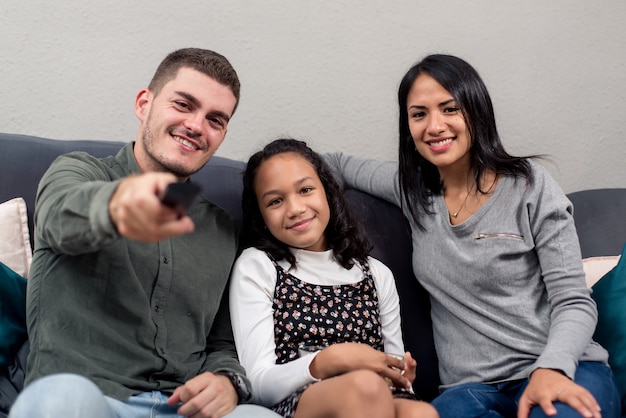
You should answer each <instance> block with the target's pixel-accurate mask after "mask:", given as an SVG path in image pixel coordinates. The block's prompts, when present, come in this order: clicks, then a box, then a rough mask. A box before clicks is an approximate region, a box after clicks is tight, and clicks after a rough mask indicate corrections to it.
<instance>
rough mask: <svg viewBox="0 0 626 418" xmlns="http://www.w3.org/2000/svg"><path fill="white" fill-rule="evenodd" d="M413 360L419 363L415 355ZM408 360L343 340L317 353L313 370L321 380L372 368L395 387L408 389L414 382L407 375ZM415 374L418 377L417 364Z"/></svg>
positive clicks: (312, 372) (313, 374)
mask: <svg viewBox="0 0 626 418" xmlns="http://www.w3.org/2000/svg"><path fill="white" fill-rule="evenodd" d="M409 356H410V355H409ZM405 358H406V357H405ZM411 360H412V361H413V362H415V360H413V359H412V358H411ZM404 363H405V362H404V361H403V360H401V359H398V358H395V357H393V356H389V355H387V354H385V353H383V352H380V351H378V350H375V349H374V348H372V347H370V346H369V345H367V344H360V343H341V344H333V345H331V346H329V347H327V348H325V349H323V350H322V351H320V352H319V353H317V355H316V356H315V358H314V359H313V361H312V362H311V364H310V366H309V370H310V371H311V375H312V376H313V377H315V378H317V379H326V378H329V377H333V376H337V375H340V374H344V373H347V372H350V371H353V370H364V369H366V370H372V371H374V372H376V373H378V374H379V375H380V376H382V377H384V378H387V379H389V380H390V381H391V382H392V384H393V385H394V386H396V387H402V388H407V387H409V386H410V385H411V382H410V381H409V380H407V378H406V377H405V376H403V372H404V370H405V366H404ZM407 364H408V363H407ZM412 373H413V378H415V366H413V372H412Z"/></svg>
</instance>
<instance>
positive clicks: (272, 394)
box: [230, 248, 317, 407]
mask: <svg viewBox="0 0 626 418" xmlns="http://www.w3.org/2000/svg"><path fill="white" fill-rule="evenodd" d="M275 286H276V269H275V268H274V266H273V264H272V262H271V261H270V260H269V258H268V257H267V256H266V255H265V253H263V252H262V251H259V250H257V249H256V248H248V249H246V250H245V251H244V252H243V253H242V254H241V256H240V257H239V258H238V259H237V261H236V262H235V265H234V268H233V273H232V277H231V284H230V311H231V321H232V327H233V334H234V337H235V345H236V347H237V352H238V354H239V360H240V362H241V364H242V365H243V367H244V368H245V369H246V372H247V374H248V378H249V379H250V382H251V383H252V402H255V403H259V404H261V405H264V406H268V407H269V406H272V405H275V404H277V403H278V402H280V401H281V400H283V399H285V398H286V397H287V396H289V395H290V394H291V393H292V392H294V391H295V390H296V389H298V388H299V387H301V386H304V385H306V384H308V383H312V382H315V381H317V379H315V378H314V377H313V376H311V373H310V372H309V365H310V363H311V361H313V358H314V357H315V356H314V355H310V356H305V357H301V358H299V359H296V360H293V361H290V362H288V363H285V364H276V359H277V357H276V353H275V349H276V344H275V342H274V319H273V309H272V304H273V297H274V289H275Z"/></svg>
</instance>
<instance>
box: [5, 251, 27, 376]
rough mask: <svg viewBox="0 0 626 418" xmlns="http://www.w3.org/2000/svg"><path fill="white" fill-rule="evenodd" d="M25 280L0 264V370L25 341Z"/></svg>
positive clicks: (9, 362) (7, 364) (8, 362)
mask: <svg viewBox="0 0 626 418" xmlns="http://www.w3.org/2000/svg"><path fill="white" fill-rule="evenodd" d="M26 338H27V336H26V279H25V278H23V277H22V276H20V275H19V274H17V273H16V272H14V271H13V270H11V269H10V268H9V267H7V266H6V265H5V264H3V263H0V368H4V367H7V366H9V365H10V364H11V363H12V362H13V358H14V356H15V353H16V352H17V350H18V349H19V347H20V346H21V345H22V344H23V343H24V341H25V340H26Z"/></svg>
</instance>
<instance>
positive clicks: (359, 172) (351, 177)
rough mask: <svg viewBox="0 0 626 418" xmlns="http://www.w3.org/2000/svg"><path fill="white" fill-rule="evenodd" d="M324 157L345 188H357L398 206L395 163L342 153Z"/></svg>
mask: <svg viewBox="0 0 626 418" xmlns="http://www.w3.org/2000/svg"><path fill="white" fill-rule="evenodd" d="M324 158H325V160H326V162H327V163H328V165H329V166H330V167H331V169H333V171H335V173H336V174H337V176H338V177H339V181H340V182H342V183H343V184H344V186H345V187H346V188H352V189H357V190H360V191H363V192H366V193H369V194H371V195H374V196H376V197H379V198H381V199H384V200H386V201H388V202H390V203H393V204H394V205H396V206H400V185H399V182H398V164H397V163H395V162H393V161H377V160H369V159H364V158H358V157H353V156H350V155H346V154H342V153H332V154H326V155H325V156H324Z"/></svg>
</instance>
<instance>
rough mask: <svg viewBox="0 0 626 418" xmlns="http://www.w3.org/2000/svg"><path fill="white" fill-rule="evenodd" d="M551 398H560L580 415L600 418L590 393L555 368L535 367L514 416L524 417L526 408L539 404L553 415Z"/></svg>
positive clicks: (596, 404)
mask: <svg viewBox="0 0 626 418" xmlns="http://www.w3.org/2000/svg"><path fill="white" fill-rule="evenodd" d="M553 402H563V403H566V404H568V405H569V406H571V407H572V408H574V409H575V410H577V411H578V412H579V413H580V414H581V415H582V416H583V417H587V418H601V416H602V415H601V414H600V405H598V402H596V399H595V398H594V397H593V395H592V394H591V393H589V391H588V390H587V389H585V388H584V387H582V386H580V385H577V384H576V383H574V382H573V381H572V380H570V379H569V378H568V377H567V376H565V375H564V374H563V373H561V372H560V371H558V370H552V369H537V370H535V371H534V372H533V373H532V374H531V375H530V379H529V382H528V386H527V387H526V389H525V390H524V393H523V394H522V397H521V398H520V400H519V409H518V411H517V418H528V415H529V413H530V409H531V408H532V407H533V406H535V405H539V406H540V407H541V409H543V412H544V413H545V414H546V415H548V416H554V415H556V408H555V407H554V405H553V404H552V403H553Z"/></svg>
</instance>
